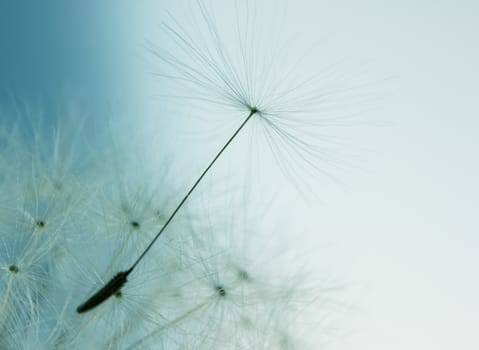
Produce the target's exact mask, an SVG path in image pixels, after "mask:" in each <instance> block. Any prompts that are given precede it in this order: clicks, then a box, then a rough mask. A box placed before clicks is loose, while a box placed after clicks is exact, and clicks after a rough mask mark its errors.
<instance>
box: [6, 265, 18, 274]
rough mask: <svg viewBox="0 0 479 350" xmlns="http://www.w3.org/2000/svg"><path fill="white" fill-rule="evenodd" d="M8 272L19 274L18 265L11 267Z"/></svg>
mask: <svg viewBox="0 0 479 350" xmlns="http://www.w3.org/2000/svg"><path fill="white" fill-rule="evenodd" d="M8 271H10V272H11V273H17V272H18V267H17V265H10V266H9V267H8Z"/></svg>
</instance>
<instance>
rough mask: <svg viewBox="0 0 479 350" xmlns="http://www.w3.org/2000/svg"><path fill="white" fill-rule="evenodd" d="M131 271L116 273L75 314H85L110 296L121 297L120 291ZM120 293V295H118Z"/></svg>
mask: <svg viewBox="0 0 479 350" xmlns="http://www.w3.org/2000/svg"><path fill="white" fill-rule="evenodd" d="M131 271H132V270H131V269H130V270H127V271H122V272H118V273H117V274H116V275H115V276H114V277H113V278H112V279H111V280H110V281H108V283H106V284H105V285H104V286H103V287H102V288H101V289H100V290H99V291H98V292H96V293H95V294H93V295H92V296H91V297H90V298H88V300H87V301H85V302H84V303H83V304H81V305H80V306H78V307H77V312H78V313H79V314H81V313H83V312H87V311H89V310H91V309H93V308H95V307H97V306H98V305H100V304H101V303H103V302H104V301H105V300H107V299H108V298H110V297H111V296H112V295H115V296H117V297H118V295H120V296H121V292H120V289H121V288H122V287H123V286H124V285H125V283H126V282H127V277H128V275H129V274H130V273H131ZM118 293H120V294H118Z"/></svg>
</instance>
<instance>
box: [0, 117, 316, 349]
mask: <svg viewBox="0 0 479 350" xmlns="http://www.w3.org/2000/svg"><path fill="white" fill-rule="evenodd" d="M4 116H5V118H2V120H12V118H7V117H9V116H8V115H4ZM14 120H15V123H14V125H13V126H12V125H9V123H8V122H3V123H2V124H1V125H0V130H1V131H2V134H1V138H0V140H1V146H2V147H1V151H0V162H1V169H2V172H1V177H0V181H1V182H0V191H1V193H2V200H1V203H0V334H1V337H0V348H2V349H29V348H32V349H33V348H35V349H220V348H221V349H228V348H231V349H261V348H264V349H272V348H278V349H290V348H296V347H293V346H294V345H295V344H296V345H297V343H296V342H297V341H299V340H301V342H304V341H306V340H307V339H304V338H303V339H301V338H302V337H301V336H299V335H300V334H302V332H303V330H304V329H305V327H306V325H305V324H302V323H301V322H300V321H299V319H300V316H301V314H303V313H304V311H303V310H302V309H303V308H304V307H305V306H308V305H309V306H310V307H313V306H312V304H313V302H317V301H318V298H319V297H321V291H320V289H319V287H320V286H319V285H318V284H313V283H309V282H308V279H307V278H312V276H304V275H303V273H302V272H304V270H299V267H294V265H293V264H292V261H291V259H290V258H289V257H286V256H287V255H288V254H287V253H288V251H281V250H282V249H284V247H281V245H280V244H279V242H280V241H283V242H284V239H283V238H284V236H285V235H287V234H288V232H283V231H281V230H276V231H275V232H271V231H270V229H269V228H268V227H265V226H264V225H261V220H258V217H255V215H249V214H248V213H246V212H243V213H239V210H241V209H238V208H244V206H242V205H241V203H240V202H241V201H240V200H236V198H233V197H235V195H234V193H235V191H232V195H231V196H230V197H231V198H229V199H227V202H228V203H230V204H233V203H236V204H235V205H230V206H229V207H228V206H224V207H223V208H221V211H220V210H219V209H220V208H217V207H210V208H208V207H206V206H205V205H197V204H196V205H190V206H188V208H187V209H186V210H185V213H184V214H183V215H182V216H180V217H179V218H178V220H177V221H176V222H175V224H174V225H172V226H171V228H170V230H169V231H168V232H167V233H165V235H164V236H162V237H161V239H160V240H159V241H158V242H157V244H156V245H155V246H154V248H153V250H152V251H151V252H150V253H149V256H148V259H145V260H144V262H142V264H141V265H139V266H138V268H137V269H135V271H134V272H133V273H132V274H131V275H130V276H129V278H128V282H127V283H126V284H125V285H124V287H123V288H121V289H120V290H118V291H116V292H115V293H114V295H113V296H112V297H110V298H109V299H107V300H106V301H105V302H104V303H102V304H100V305H98V306H97V307H96V308H93V309H92V310H90V311H88V312H86V313H83V314H78V313H77V312H76V308H77V307H78V305H79V304H81V303H82V302H84V301H85V298H86V297H87V296H89V295H91V294H92V293H93V292H95V291H96V290H98V288H100V287H101V286H103V285H104V284H105V282H107V281H108V280H109V279H110V278H111V277H112V276H113V275H114V274H115V273H117V272H118V271H120V270H124V269H125V268H127V267H128V266H129V265H130V264H131V263H132V262H133V260H134V259H135V258H137V257H138V255H139V254H140V253H141V252H142V250H143V249H144V248H145V247H146V245H147V244H148V242H149V241H151V239H152V238H153V237H154V235H155V234H156V233H157V231H158V230H159V228H161V226H162V225H163V224H164V222H165V220H166V218H167V216H168V214H169V213H171V211H172V207H173V205H174V204H176V202H177V201H178V199H179V198H180V197H181V194H179V193H177V192H178V191H177V190H175V189H174V188H175V187H174V182H173V181H170V177H169V176H168V174H167V172H165V171H163V172H162V171H161V169H158V167H161V165H154V166H153V167H152V168H154V169H156V170H155V171H153V170H152V171H147V170H144V171H143V172H142V176H136V175H135V172H134V171H132V172H131V173H128V169H130V168H131V167H135V165H134V164H133V163H134V161H131V159H134V158H135V152H136V151H138V150H135V149H134V148H135V147H132V144H131V143H130V142H125V144H124V145H123V146H122V145H121V144H119V143H116V146H115V147H114V149H115V151H114V153H115V154H113V152H112V151H111V149H113V147H112V148H111V149H110V150H108V145H107V144H103V145H102V146H103V147H97V146H98V145H95V144H94V143H95V141H94V140H88V138H85V137H84V136H85V130H88V128H90V126H88V125H87V126H86V127H85V128H84V129H83V130H81V129H77V125H78V120H77V119H76V115H72V116H68V115H62V116H60V118H58V119H57V122H56V123H55V122H52V121H51V120H49V119H47V118H44V117H41V116H39V115H37V116H36V119H35V120H34V122H33V124H32V121H31V120H29V119H28V118H25V117H24V115H21V114H19V115H16V117H15V118H14ZM40 121H43V122H44V123H40ZM42 124H43V125H42ZM30 137H31V138H30ZM100 148H103V149H104V150H106V151H103V152H94V150H98V149H100ZM112 160H114V161H112ZM118 163H120V164H118ZM153 163H155V162H152V164H153ZM160 163H161V162H160ZM163 164H164V163H163ZM136 166H139V164H136ZM163 166H164V165H163ZM203 195H204V194H203ZM225 197H227V196H225ZM193 204H194V201H193ZM216 212H220V214H221V215H218V218H215V213H216ZM262 220H265V221H268V220H267V219H266V218H265V217H264V216H263V217H262ZM289 252H290V251H289ZM320 316H321V315H319V314H317V315H316V317H320ZM298 317H299V318H298ZM309 325H310V326H311V324H309Z"/></svg>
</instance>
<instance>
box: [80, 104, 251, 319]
mask: <svg viewBox="0 0 479 350" xmlns="http://www.w3.org/2000/svg"><path fill="white" fill-rule="evenodd" d="M256 113H258V109H257V108H256V107H252V108H251V109H250V113H249V115H248V117H246V119H245V120H244V121H243V123H242V124H241V125H240V126H239V128H238V129H236V131H235V132H234V133H233V135H232V136H231V137H230V138H229V140H228V141H227V142H226V143H225V144H224V146H223V147H222V148H221V150H220V151H219V152H218V153H217V154H216V156H215V157H214V158H213V160H212V161H211V162H210V164H209V165H208V166H207V167H206V169H205V170H204V171H203V173H201V175H200V177H199V178H198V179H197V180H196V181H195V183H194V184H193V186H191V188H190V190H189V191H188V192H187V193H186V195H185V196H184V197H183V199H182V200H181V202H180V203H179V204H178V206H177V207H176V208H175V210H173V212H172V213H171V215H170V217H169V218H168V220H166V222H165V224H164V225H163V227H162V228H161V229H160V231H159V232H158V233H157V234H156V236H155V237H154V238H153V239H152V240H151V242H150V244H148V246H147V247H146V248H145V250H144V251H143V253H141V255H140V256H139V257H138V258H137V259H136V261H135V262H134V263H133V265H131V267H130V268H129V269H128V270H126V271H122V272H119V273H118V274H117V275H115V276H114V277H113V278H112V279H111V280H110V281H109V282H108V283H107V284H106V285H104V286H103V287H102V288H101V289H100V290H99V291H98V292H96V293H95V294H93V295H92V296H91V297H90V298H89V299H88V300H87V301H86V302H84V303H83V304H81V305H80V306H79V307H78V308H77V312H78V313H83V312H86V311H89V310H91V309H93V308H95V307H97V306H98V305H100V304H101V303H103V302H104V301H105V300H107V299H108V298H110V297H111V296H112V295H113V294H115V293H117V292H119V290H120V289H121V288H122V287H123V285H124V284H125V283H126V282H127V277H128V275H129V274H130V273H131V272H132V271H133V269H134V268H135V267H136V265H138V263H139V262H140V261H141V260H142V259H143V258H144V257H145V255H146V254H147V253H148V251H149V250H150V249H151V247H153V244H155V242H156V240H157V239H158V238H159V237H160V236H161V234H162V233H163V232H164V231H165V229H166V228H167V227H168V225H169V224H170V222H171V221H172V220H173V218H174V217H175V216H176V214H177V213H178V211H179V210H180V209H181V207H183V205H184V204H185V202H186V201H187V199H188V197H189V196H190V195H191V194H192V193H193V191H194V190H195V189H196V187H197V186H198V185H199V183H200V182H201V180H202V179H203V178H204V177H205V175H206V174H207V173H208V171H209V170H210V169H211V167H212V166H213V164H215V162H216V161H217V160H218V158H219V157H220V156H221V154H222V153H223V152H224V151H225V150H226V148H228V146H229V145H230V143H231V142H232V141H233V140H234V139H235V137H236V136H237V135H238V134H239V132H240V131H241V129H243V128H244V126H245V125H246V124H247V123H248V121H249V120H250V119H251V117H253V115H255V114H256Z"/></svg>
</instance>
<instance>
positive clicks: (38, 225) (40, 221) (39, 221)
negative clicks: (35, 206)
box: [35, 220, 45, 228]
mask: <svg viewBox="0 0 479 350" xmlns="http://www.w3.org/2000/svg"><path fill="white" fill-rule="evenodd" d="M35 225H36V226H37V227H39V228H43V227H45V221H43V220H38V221H37V222H36V223H35Z"/></svg>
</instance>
